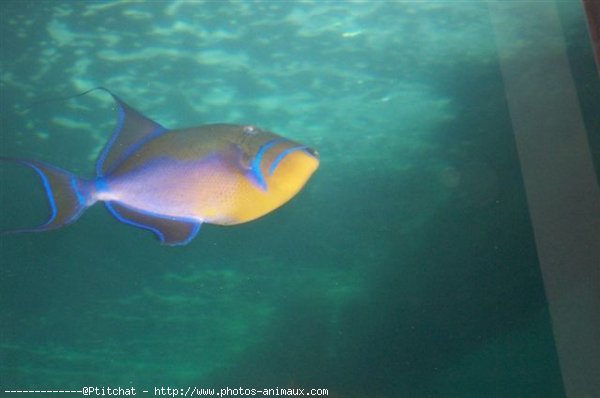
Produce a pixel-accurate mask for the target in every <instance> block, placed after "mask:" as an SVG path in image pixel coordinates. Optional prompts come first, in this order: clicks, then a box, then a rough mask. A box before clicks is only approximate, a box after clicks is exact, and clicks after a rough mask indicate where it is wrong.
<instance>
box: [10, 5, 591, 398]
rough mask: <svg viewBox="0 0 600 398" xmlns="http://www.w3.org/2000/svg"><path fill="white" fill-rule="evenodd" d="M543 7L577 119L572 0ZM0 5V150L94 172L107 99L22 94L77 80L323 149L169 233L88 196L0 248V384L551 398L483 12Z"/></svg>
mask: <svg viewBox="0 0 600 398" xmlns="http://www.w3.org/2000/svg"><path fill="white" fill-rule="evenodd" d="M549 4H550V3H549ZM559 11H560V17H561V23H562V25H563V29H564V32H565V40H566V43H567V45H568V51H569V56H570V60H571V61H572V67H573V70H574V73H575V77H576V83H577V84H578V87H580V88H582V89H581V91H580V93H579V94H580V101H581V104H582V108H583V109H584V111H586V110H587V112H586V113H585V114H584V116H585V117H586V121H587V122H588V123H589V124H590V125H591V126H595V127H596V128H597V127H598V126H600V122H599V121H598V117H597V116H594V115H593V112H592V111H591V110H593V109H597V106H598V104H599V101H598V98H597V97H594V96H593V95H592V94H590V93H591V92H593V91H592V89H593V88H594V87H595V88H596V89H597V87H598V82H597V75H596V74H595V73H596V71H595V69H594V64H593V59H592V53H591V48H590V46H589V43H588V41H587V40H588V38H587V32H586V27H585V23H584V19H583V14H582V11H581V9H580V5H579V2H565V3H560V5H559ZM0 19H1V21H0V22H1V23H0V68H1V70H0V84H1V85H0V87H1V90H0V106H1V112H0V113H1V115H0V117H1V119H0V121H1V141H0V155H2V156H20V157H26V158H34V159H38V160H43V161H47V162H50V163H52V164H55V165H57V166H60V167H63V168H65V169H68V170H71V171H73V172H76V173H78V174H80V175H82V176H86V177H92V176H93V170H94V165H95V160H96V159H97V157H98V155H99V152H100V150H101V149H102V147H103V145H104V144H105V142H106V141H107V140H108V139H109V136H110V133H111V131H112V129H113V127H114V125H115V123H116V112H115V109H114V103H113V102H112V100H111V98H110V97H109V96H108V95H107V94H106V93H102V92H94V93H91V94H89V95H86V96H83V97H79V98H75V99H71V100H68V101H54V102H44V103H38V101H45V100H47V99H52V98H61V97H66V96H69V95H72V94H76V93H78V92H82V91H85V90H88V89H90V88H92V87H95V86H99V85H102V86H105V87H107V88H109V89H111V90H113V91H114V92H115V93H116V94H118V95H119V96H120V97H122V98H123V99H124V100H125V101H127V102H128V103H129V104H131V105H132V106H133V107H135V108H136V109H138V110H140V111H142V112H143V113H144V114H146V115H148V116H149V117H152V118H153V119H155V120H157V121H159V122H160V123H162V124H163V125H165V126H167V127H171V128H175V127H188V126H193V125H199V124H205V123H212V122H228V123H240V124H246V123H249V124H254V125H258V126H261V127H264V128H268V129H270V130H272V131H276V132H278V133H281V134H283V135H285V136H287V137H289V138H292V139H294V140H297V141H300V142H303V143H306V144H309V145H311V146H314V147H316V148H317V149H318V150H319V152H320V154H321V166H320V169H319V170H318V171H317V173H316V174H315V176H314V177H313V178H312V180H311V181H310V182H309V183H308V185H307V186H306V188H305V189H304V190H303V191H302V192H301V193H300V194H299V195H298V196H297V197H295V198H294V199H293V200H292V201H291V202H290V203H289V204H287V205H286V206H284V207H283V208H281V209H280V210H277V211H276V212H274V213H272V214H269V215H267V216H266V217H264V218H262V219H259V220H257V221H254V222H251V223H248V224H244V225H241V226H237V227H218V226H212V225H206V226H204V227H203V228H202V230H201V232H200V233H199V235H198V236H197V238H196V239H195V240H194V241H192V242H191V243H190V244H189V245H187V246H185V247H177V248H172V247H165V246H161V245H160V244H159V243H158V241H157V240H156V239H154V237H153V236H152V234H150V233H149V232H147V231H144V230H139V229H135V228H132V227H131V226H127V225H124V224H122V223H119V222H117V221H116V220H115V219H113V218H112V217H111V216H110V215H109V213H108V212H107V211H106V210H105V209H104V208H103V206H101V205H96V206H94V207H93V208H92V209H90V210H89V211H87V212H86V214H85V215H84V216H83V217H82V218H81V219H80V220H79V221H78V222H77V223H75V224H73V225H71V226H68V227H67V228H64V229H61V230H58V231H53V232H48V233H43V234H41V233H40V234H20V235H11V236H2V237H1V238H0V239H1V240H0V261H1V263H0V264H1V266H0V308H1V311H0V387H1V390H2V391H5V390H17V389H20V390H33V389H81V387H82V386H100V387H102V386H109V387H117V386H120V387H123V388H126V387H135V388H136V389H139V390H141V389H146V390H151V391H153V389H154V387H155V386H158V387H160V386H164V387H176V388H187V387H188V386H198V387H217V388H220V387H224V386H230V387H238V386H243V387H248V388H265V387H271V388H274V387H302V388H306V389H310V388H327V389H329V392H330V394H329V396H334V397H346V398H348V397H350V398H356V397H386V398H390V397H483V396H486V397H488V396H489V397H492V396H493V397H506V396H520V397H529V396H531V397H533V396H544V397H561V396H564V392H563V387H562V382H561V374H560V370H559V366H558V360H557V355H556V351H555V346H554V340H553V336H552V329H551V325H550V317H549V313H548V308H547V302H546V299H545V295H544V289H543V284H542V279H541V275H540V271H539V268H538V263H537V255H536V250H535V246H534V240H533V235H532V228H531V225H530V221H529V213H528V209H527V204H526V199H525V193H524V189H523V182H522V178H521V174H520V167H519V162H518V157H517V153H516V149H515V143H514V137H513V134H512V131H511V124H510V118H509V115H508V110H507V107H506V100H505V93H504V88H503V84H502V79H501V75H500V70H499V65H498V58H497V53H496V45H495V41H494V36H493V33H492V28H491V25H490V18H489V11H488V8H487V6H486V5H485V3H482V2H481V3H478V2H456V3H447V2H402V3H400V2H398V3H394V2H380V3H376V2H373V3H370V2H369V3H351V2H314V3H313V2H302V3H300V2H256V3H251V2H202V3H201V2H183V1H175V2H147V3H125V2H37V1H35V2H27V1H19V2H10V1H5V2H1V3H0ZM506 24H507V25H508V26H510V29H511V31H512V32H513V33H514V34H515V37H517V38H523V40H526V39H527V38H530V37H543V34H542V33H543V31H541V30H540V29H543V27H541V26H540V24H538V23H536V21H535V20H532V18H531V17H530V16H528V15H521V14H518V13H517V14H516V15H514V16H513V17H512V18H510V19H507V20H506ZM520 44H521V42H520V41H519V40H515V48H517V47H518V46H519V45H520ZM591 88H592V89H591ZM32 104H35V105H33V106H31V105H32ZM595 131H597V130H595ZM590 141H591V143H592V144H597V143H598V138H597V135H596V136H595V137H590ZM596 154H597V152H596ZM596 160H597V159H596ZM1 177H2V180H1V181H2V185H1V190H0V194H1V195H0V199H1V201H0V217H1V218H0V222H1V226H2V228H14V227H23V226H31V225H36V224H39V223H42V222H43V221H44V220H45V217H47V214H48V206H47V204H46V203H45V198H44V194H43V192H42V188H41V184H40V183H39V180H38V179H37V178H36V176H35V174H34V173H32V172H31V171H29V170H23V169H22V168H20V167H18V166H13V165H3V167H2V175H1Z"/></svg>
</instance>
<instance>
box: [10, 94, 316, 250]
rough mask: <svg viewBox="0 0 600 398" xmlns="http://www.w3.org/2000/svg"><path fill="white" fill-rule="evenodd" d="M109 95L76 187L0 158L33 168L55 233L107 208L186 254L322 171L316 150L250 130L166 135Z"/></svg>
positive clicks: (66, 176)
mask: <svg viewBox="0 0 600 398" xmlns="http://www.w3.org/2000/svg"><path fill="white" fill-rule="evenodd" d="M103 90H105V91H107V92H108V93H109V94H110V95H112V97H113V98H114V100H115V101H116V104H117V109H118V115H119V116H118V122H117V126H116V128H115V131H114V132H113V134H112V136H111V138H110V140H109V141H108V143H107V144H106V146H105V147H104V149H103V151H102V153H101V154H100V158H99V159H98V162H97V164H96V178H95V179H93V180H88V179H83V178H79V177H77V176H75V175H74V174H72V173H70V172H68V171H65V170H62V169H60V168H58V167H55V166H52V165H49V164H46V163H42V162H39V161H35V160H25V159H18V158H7V157H2V158H0V159H1V160H3V161H10V162H18V163H20V164H23V165H26V166H29V167H31V168H32V169H33V170H35V172H37V174H38V175H39V177H40V178H41V181H42V184H43V187H44V189H45V191H46V194H47V197H48V203H49V205H50V217H49V219H48V221H47V222H46V223H45V224H43V225H41V226H38V227H35V228H24V229H18V230H11V231H4V232H3V233H15V232H35V231H47V230H51V229H56V228H60V227H63V226H65V225H67V224H70V223H72V222H74V221H75V220H77V219H78V218H79V217H80V216H81V214H82V213H83V211H84V210H85V209H87V208H88V207H90V206H91V205H93V204H94V203H96V202H100V201H101V202H104V204H105V206H106V208H107V209H108V210H109V212H110V213H111V214H112V215H113V216H115V217H116V218H117V219H118V220H119V221H122V222H124V223H127V224H130V225H133V226H136V227H140V228H144V229H147V230H150V231H152V232H154V233H155V234H156V235H157V236H158V238H159V239H160V241H161V242H162V243H163V244H167V245H185V244H187V243H189V242H190V241H191V240H192V239H193V238H194V236H195V235H196V234H197V233H198V231H199V229H200V226H201V225H202V224H203V223H209V224H218V225H234V224H241V223H244V222H248V221H252V220H255V219H257V218H259V217H261V216H264V215H265V214H267V213H269V212H271V211H273V210H275V209H277V208H278V207H280V206H281V205H283V204H284V203H286V202H287V201H289V200H290V199H291V198H293V197H294V196H295V195H296V194H297V193H298V192H299V191H300V189H302V187H303V186H304V184H306V182H307V181H308V179H309V178H310V177H311V175H312V174H313V173H314V172H315V170H316V169H317V168H318V167H319V156H318V153H317V151H316V150H314V149H312V148H310V147H308V146H306V145H302V144H300V143H297V142H294V141H291V140H288V139H287V138H283V137H281V136H279V135H276V134H274V133H272V132H269V131H265V130H262V129H260V128H257V127H254V126H249V125H246V126H244V125H235V124H210V125H203V126H200V127H192V128H185V129H177V130H168V129H166V128H164V127H163V126H161V125H160V124H158V123H157V122H155V121H153V120H151V119H149V118H147V117H145V116H144V115H142V114H141V113H140V112H138V111H136V110H135V109H133V108H132V107H130V106H129V105H127V104H126V103H125V102H123V101H122V100H121V99H120V98H119V97H117V96H116V95H114V94H113V93H111V92H110V91H108V90H106V89H103Z"/></svg>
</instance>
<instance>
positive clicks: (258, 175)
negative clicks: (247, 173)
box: [251, 138, 285, 191]
mask: <svg viewBox="0 0 600 398" xmlns="http://www.w3.org/2000/svg"><path fill="white" fill-rule="evenodd" d="M284 141H285V140H283V139H282V138H275V139H272V140H270V141H267V142H266V143H264V144H263V145H262V146H261V147H260V149H259V150H258V152H257V153H256V156H255V157H254V160H253V161H252V167H251V170H252V175H253V176H254V178H255V180H256V183H257V184H258V186H259V187H260V188H261V189H262V190H263V191H266V190H267V183H266V182H265V177H264V176H263V175H262V171H261V170H260V163H261V162H262V158H263V156H264V155H265V153H266V152H267V151H268V150H269V149H270V148H272V147H274V146H275V145H277V144H279V143H280V142H284Z"/></svg>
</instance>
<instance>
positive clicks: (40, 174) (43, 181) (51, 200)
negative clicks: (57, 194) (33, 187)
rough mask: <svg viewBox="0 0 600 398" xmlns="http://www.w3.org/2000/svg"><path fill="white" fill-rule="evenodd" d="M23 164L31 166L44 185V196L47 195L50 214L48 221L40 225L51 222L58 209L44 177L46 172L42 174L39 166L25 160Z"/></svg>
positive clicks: (46, 178) (48, 183)
mask: <svg viewBox="0 0 600 398" xmlns="http://www.w3.org/2000/svg"><path fill="white" fill-rule="evenodd" d="M25 164H27V165H28V166H29V167H31V168H32V169H33V170H35V172H36V173H37V174H38V175H39V176H40V178H41V179H42V184H43V185H44V191H45V192H46V196H47V197H48V202H49V203H50V211H51V214H50V218H49V219H48V221H46V223H45V224H43V225H41V227H44V226H46V225H49V224H51V223H52V221H54V219H55V218H56V214H58V210H57V209H56V200H55V199H54V194H53V193H52V187H51V186H50V182H49V181H48V177H46V174H44V172H43V171H42V170H41V169H40V168H39V167H37V166H35V165H34V164H32V163H29V162H25Z"/></svg>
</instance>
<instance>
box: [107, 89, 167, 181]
mask: <svg viewBox="0 0 600 398" xmlns="http://www.w3.org/2000/svg"><path fill="white" fill-rule="evenodd" d="M102 89H103V90H105V91H106V92H108V93H109V94H110V95H112V97H113V98H114V99H115V101H116V103H117V108H118V111H119V119H118V122H117V126H116V127H115V131H114V132H113V134H112V136H111V138H110V140H109V141H108V143H107V144H106V146H105V147H104V149H103V150H102V154H101V155H100V158H99V159H98V163H97V164H96V175H97V176H98V177H104V176H105V175H108V174H110V173H111V172H112V171H114V170H115V169H116V168H117V167H118V166H119V164H121V162H122V161H123V160H124V159H126V158H127V157H129V156H130V155H131V154H133V153H134V152H135V151H136V150H137V149H138V148H140V147H141V146H142V145H144V144H145V143H147V142H148V141H150V140H151V139H153V138H155V137H157V136H159V135H161V134H163V133H164V132H166V131H167V130H166V129H165V128H164V127H163V126H161V125H160V124H158V123H156V122H155V121H154V120H152V119H149V118H147V117H146V116H144V115H142V114H141V113H140V112H138V111H136V110H135V109H133V108H132V107H130V106H129V105H127V104H126V103H125V102H123V101H122V100H121V99H120V98H119V97H117V96H116V95H115V94H113V93H112V92H110V91H109V90H106V89H104V88H102Z"/></svg>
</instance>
